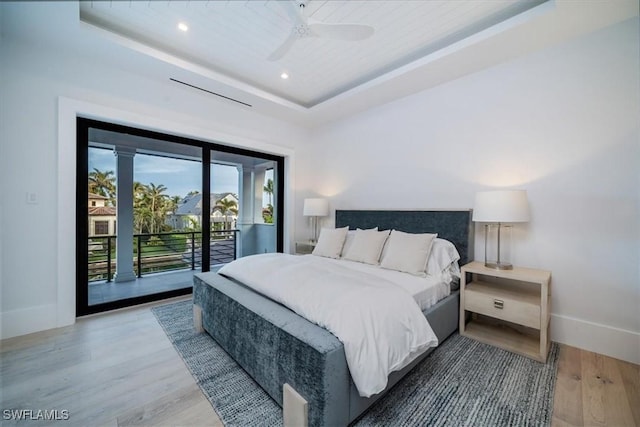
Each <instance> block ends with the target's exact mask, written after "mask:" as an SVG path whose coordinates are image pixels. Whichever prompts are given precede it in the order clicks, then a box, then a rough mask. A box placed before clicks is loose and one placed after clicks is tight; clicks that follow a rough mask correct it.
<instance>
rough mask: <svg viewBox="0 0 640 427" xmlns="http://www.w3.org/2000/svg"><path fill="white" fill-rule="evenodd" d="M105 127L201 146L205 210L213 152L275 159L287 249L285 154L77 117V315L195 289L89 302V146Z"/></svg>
mask: <svg viewBox="0 0 640 427" xmlns="http://www.w3.org/2000/svg"><path fill="white" fill-rule="evenodd" d="M90 128H95V129H102V130H107V131H111V132H118V133H125V134H130V135H134V136H140V137H146V138H152V139H160V140H164V141H167V142H172V143H177V144H185V145H191V146H196V147H200V148H201V150H202V151H201V152H202V163H201V164H202V194H203V198H202V211H203V212H210V210H211V209H210V208H211V200H210V197H208V195H209V194H210V192H211V181H210V170H211V168H210V165H211V151H221V152H225V153H232V154H240V155H245V156H251V157H258V158H261V159H266V160H272V161H274V162H275V163H276V164H277V171H276V176H277V179H276V180H275V181H276V200H275V201H276V204H277V205H276V207H275V210H276V212H277V213H278V217H277V222H276V251H277V252H283V251H284V222H285V210H284V196H285V194H284V188H285V185H284V182H285V157H284V156H278V155H275V154H269V153H263V152H259V151H254V150H249V149H245V148H238V147H234V146H229V145H224V144H221V143H219V142H209V141H204V140H200V139H195V138H187V137H183V136H178V135H173V134H170V133H166V132H159V131H151V130H148V129H144V128H142V127H140V128H138V127H133V126H127V125H121V124H116V123H110V122H105V121H101V120H96V119H90V118H84V117H80V116H78V117H76V212H75V218H76V220H75V223H76V242H75V252H76V316H83V315H88V314H94V313H99V312H103V311H109V310H114V309H118V308H124V307H129V306H133V305H138V304H144V303H148V302H152V301H157V300H161V299H166V298H172V297H177V296H181V295H187V294H190V293H191V292H192V288H191V287H187V288H183V289H177V290H172V291H165V292H160V293H157V294H151V295H142V296H138V297H132V298H125V299H121V300H117V301H110V302H107V303H101V304H94V305H89V301H88V299H89V290H88V283H89V281H88V260H89V259H88V251H87V246H86V239H87V237H88V235H89V229H88V226H89V224H88V216H87V210H88V199H87V194H88V192H89V185H88V178H89V170H88V166H89V165H88V163H89V158H88V149H89V129H90ZM201 227H202V271H203V272H206V271H209V269H210V265H209V263H210V260H209V255H210V247H209V243H210V236H211V219H210V217H209V215H203V216H202V225H201Z"/></svg>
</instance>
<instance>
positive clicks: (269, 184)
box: [262, 178, 273, 205]
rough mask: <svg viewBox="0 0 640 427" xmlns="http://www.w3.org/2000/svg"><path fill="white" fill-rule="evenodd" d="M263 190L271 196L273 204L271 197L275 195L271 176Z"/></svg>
mask: <svg viewBox="0 0 640 427" xmlns="http://www.w3.org/2000/svg"><path fill="white" fill-rule="evenodd" d="M262 190H263V191H264V192H265V193H267V196H269V204H270V205H271V204H272V203H271V202H272V200H271V197H272V196H273V180H272V179H271V178H269V179H268V180H267V185H265V186H264V187H263V188H262Z"/></svg>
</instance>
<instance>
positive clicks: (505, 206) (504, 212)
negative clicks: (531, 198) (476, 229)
mask: <svg viewBox="0 0 640 427" xmlns="http://www.w3.org/2000/svg"><path fill="white" fill-rule="evenodd" d="M473 220H474V221H475V222H527V221H529V202H528V201H527V192H526V191H525V190H499V191H480V192H478V193H476V203H475V205H474V207H473Z"/></svg>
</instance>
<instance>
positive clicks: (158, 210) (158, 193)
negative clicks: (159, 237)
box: [145, 182, 169, 233]
mask: <svg viewBox="0 0 640 427" xmlns="http://www.w3.org/2000/svg"><path fill="white" fill-rule="evenodd" d="M165 191H167V187H165V186H164V185H162V184H160V185H157V186H156V185H155V184H154V183H153V182H152V183H150V184H149V185H148V186H147V194H145V197H146V199H147V203H148V206H149V209H150V210H151V214H152V222H151V232H152V233H157V232H159V231H160V228H161V226H162V220H163V219H164V216H165V214H166V212H167V204H166V200H167V199H168V198H169V196H167V195H166V194H162V193H164V192H165Z"/></svg>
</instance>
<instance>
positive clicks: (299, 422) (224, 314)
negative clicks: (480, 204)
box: [193, 210, 474, 426]
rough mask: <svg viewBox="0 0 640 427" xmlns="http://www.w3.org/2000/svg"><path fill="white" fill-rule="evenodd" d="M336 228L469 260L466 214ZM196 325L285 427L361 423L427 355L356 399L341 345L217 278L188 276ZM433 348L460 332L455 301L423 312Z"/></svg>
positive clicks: (359, 215) (374, 214)
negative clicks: (422, 244) (412, 236)
mask: <svg viewBox="0 0 640 427" xmlns="http://www.w3.org/2000/svg"><path fill="white" fill-rule="evenodd" d="M335 224H336V227H344V226H347V225H348V226H349V227H350V228H351V229H355V228H372V227H376V226H377V227H379V229H381V230H385V229H396V230H400V231H405V232H409V233H427V232H432V233H438V236H439V237H441V238H444V239H447V240H449V241H451V242H453V243H454V245H455V246H456V248H457V249H458V252H459V253H460V264H461V265H463V264H465V263H467V262H469V261H470V260H473V234H474V233H473V228H472V227H473V223H472V222H471V211H469V210H464V211H463V210H456V211H444V210H441V211H361V210H359V211H355V210H338V211H336V222H335ZM193 303H194V306H193V307H194V309H193V311H194V325H195V327H196V329H198V330H200V331H206V332H207V333H209V334H210V335H211V336H212V337H213V338H214V339H215V340H216V341H217V342H218V343H219V344H220V346H221V347H222V348H223V349H224V350H225V351H226V352H227V353H229V355H231V357H233V358H234V360H235V361H236V362H237V363H238V364H239V365H240V366H241V367H242V368H243V369H244V370H245V371H246V372H247V373H248V374H249V375H251V377H252V378H253V379H254V380H255V381H256V382H257V383H258V384H259V385H260V386H261V387H262V388H263V389H264V390H265V391H266V392H267V393H268V394H269V395H270V396H271V397H272V398H273V399H274V400H275V401H276V402H277V403H278V404H279V405H280V406H282V408H283V419H284V425H285V426H288V425H291V426H307V425H309V426H346V425H348V424H349V423H351V422H353V421H354V420H356V419H357V418H358V417H360V416H361V415H362V414H363V413H364V412H365V411H366V410H367V409H368V408H369V407H370V406H371V405H372V404H373V403H375V402H376V401H377V400H378V399H379V398H380V397H382V396H383V395H384V394H385V393H386V392H387V391H388V390H389V389H391V387H393V386H394V385H395V384H396V383H397V382H398V381H399V380H400V379H402V377H404V376H405V375H406V374H407V373H408V372H409V371H410V370H411V369H412V368H413V367H414V366H415V365H417V364H418V363H420V362H421V361H422V360H423V359H424V358H425V357H427V355H428V354H430V353H431V351H432V350H433V349H429V351H427V352H426V353H424V354H422V355H421V356H420V357H419V358H418V359H416V360H415V361H414V362H412V363H411V364H410V365H409V366H407V367H405V368H404V369H402V370H401V371H397V372H393V373H392V374H391V375H390V376H389V382H388V385H387V388H386V389H385V390H384V391H382V392H381V393H379V394H376V395H375V396H371V397H369V398H363V397H361V396H360V395H359V394H358V392H357V390H356V388H355V386H354V385H353V381H352V380H351V377H350V374H349V369H348V367H347V362H346V359H345V354H344V347H343V344H342V343H341V342H340V341H339V340H338V339H337V338H336V337H335V336H334V335H333V334H331V333H330V332H328V331H327V330H325V329H323V328H321V327H319V326H317V325H315V324H313V323H311V322H309V321H307V320H306V319H304V318H303V317H300V316H299V315H297V314H295V313H294V312H292V311H291V310H289V309H288V308H286V307H284V306H282V305H280V304H278V303H276V302H274V301H272V300H270V299H269V298H267V297H265V296H263V295H261V294H258V293H257V292H255V291H253V290H251V289H250V288H248V287H246V286H244V285H242V284H241V283H238V282H236V281H234V280H231V279H228V278H226V277H223V276H221V275H219V274H217V273H214V272H209V273H201V274H197V275H195V276H194V285H193ZM424 315H425V316H426V318H427V320H428V321H429V324H430V325H431V327H432V329H433V330H434V332H435V334H436V336H437V337H438V340H439V342H443V341H444V340H445V339H446V338H447V337H448V336H449V335H451V334H452V333H453V332H455V331H456V329H457V328H458V315H459V294H458V292H457V291H456V292H452V294H451V295H450V296H449V297H447V298H445V299H443V300H442V301H440V302H438V303H437V304H436V305H434V306H432V307H430V308H429V309H427V310H425V311H424Z"/></svg>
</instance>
